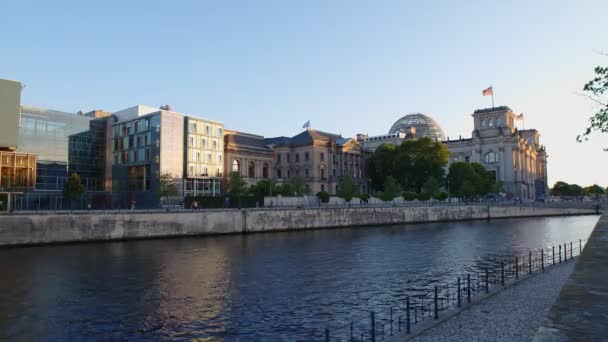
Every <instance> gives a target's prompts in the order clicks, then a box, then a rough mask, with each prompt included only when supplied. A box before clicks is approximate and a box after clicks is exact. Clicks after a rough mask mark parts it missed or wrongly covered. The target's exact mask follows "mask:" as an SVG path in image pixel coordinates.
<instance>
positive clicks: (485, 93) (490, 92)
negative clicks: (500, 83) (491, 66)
mask: <svg viewBox="0 0 608 342" xmlns="http://www.w3.org/2000/svg"><path fill="white" fill-rule="evenodd" d="M481 95H483V96H493V95H494V91H493V90H492V86H489V87H487V88H486V89H484V90H482V91H481Z"/></svg>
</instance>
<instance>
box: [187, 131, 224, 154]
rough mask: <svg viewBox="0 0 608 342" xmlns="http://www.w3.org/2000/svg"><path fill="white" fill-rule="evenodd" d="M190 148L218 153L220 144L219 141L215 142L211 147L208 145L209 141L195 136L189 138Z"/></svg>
mask: <svg viewBox="0 0 608 342" xmlns="http://www.w3.org/2000/svg"><path fill="white" fill-rule="evenodd" d="M188 147H190V148H200V149H203V150H206V149H212V150H214V151H217V150H219V149H220V144H219V143H218V141H217V140H213V141H212V142H211V146H209V145H207V139H205V138H201V139H200V140H199V139H197V138H196V137H195V136H192V135H191V136H189V137H188Z"/></svg>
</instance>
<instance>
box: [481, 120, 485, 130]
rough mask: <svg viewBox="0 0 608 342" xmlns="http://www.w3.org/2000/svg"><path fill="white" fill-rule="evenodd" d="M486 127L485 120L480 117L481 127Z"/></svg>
mask: <svg viewBox="0 0 608 342" xmlns="http://www.w3.org/2000/svg"><path fill="white" fill-rule="evenodd" d="M484 127H486V120H484V119H481V128H484Z"/></svg>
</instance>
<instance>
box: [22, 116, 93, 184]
mask: <svg viewBox="0 0 608 342" xmlns="http://www.w3.org/2000/svg"><path fill="white" fill-rule="evenodd" d="M90 121H91V118H90V117H87V116H84V115H78V114H74V113H67V112H61V111H56V110H48V109H44V108H37V107H32V106H25V105H23V106H21V120H20V125H19V143H18V147H17V151H18V152H22V153H32V154H35V155H37V159H38V161H37V167H36V169H37V175H36V190H38V191H61V190H62V189H63V185H64V184H65V182H66V180H67V178H68V173H69V172H68V171H69V154H70V147H71V148H72V149H87V148H88V147H87V146H79V145H78V144H84V145H90V143H91V142H90V141H89V140H88V139H76V140H74V141H73V142H72V144H71V145H70V137H71V136H75V135H78V134H80V133H84V132H88V131H89V127H90V126H89V125H90ZM85 134H86V133H85ZM82 183H83V185H85V187H87V189H92V188H94V185H93V184H96V183H98V180H96V179H90V178H88V177H86V176H85V177H82Z"/></svg>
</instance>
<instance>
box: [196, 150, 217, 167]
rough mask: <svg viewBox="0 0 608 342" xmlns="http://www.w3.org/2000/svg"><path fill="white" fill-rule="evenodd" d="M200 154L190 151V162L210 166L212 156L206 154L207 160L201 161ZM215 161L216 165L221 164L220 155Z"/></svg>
mask: <svg viewBox="0 0 608 342" xmlns="http://www.w3.org/2000/svg"><path fill="white" fill-rule="evenodd" d="M202 155H203V154H202V153H201V152H200V151H190V157H191V158H190V161H193V162H196V163H209V164H212V163H213V155H212V154H211V153H207V159H206V160H203V158H202ZM215 160H216V164H220V165H221V164H222V155H221V154H218V155H217V156H216V158H215Z"/></svg>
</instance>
